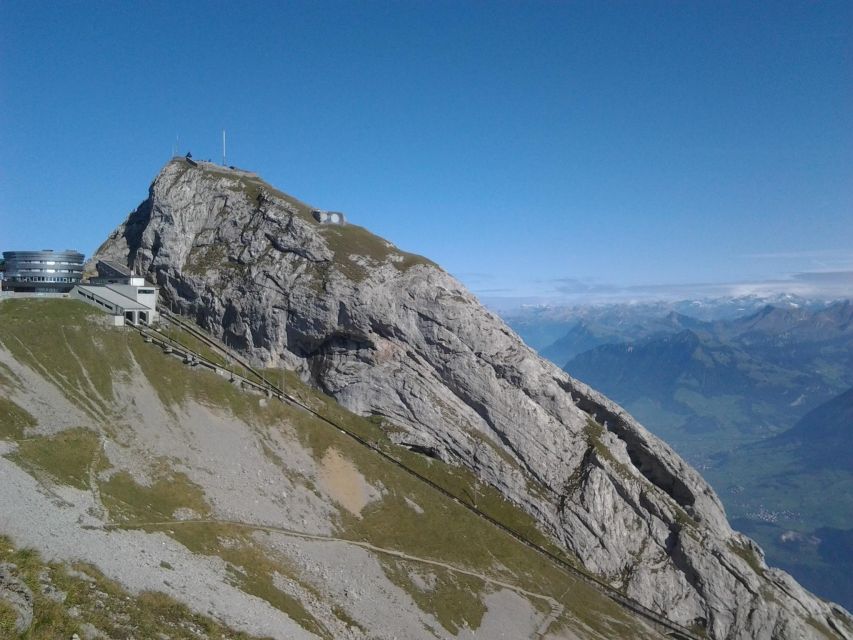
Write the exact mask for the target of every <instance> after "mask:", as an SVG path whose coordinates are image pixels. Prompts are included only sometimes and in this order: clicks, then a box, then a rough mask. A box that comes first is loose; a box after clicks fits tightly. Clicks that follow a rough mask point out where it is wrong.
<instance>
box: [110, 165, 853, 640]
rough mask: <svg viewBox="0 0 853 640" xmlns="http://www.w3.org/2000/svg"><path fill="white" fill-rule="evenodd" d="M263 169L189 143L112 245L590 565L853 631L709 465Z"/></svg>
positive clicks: (242, 337)
mask: <svg viewBox="0 0 853 640" xmlns="http://www.w3.org/2000/svg"><path fill="white" fill-rule="evenodd" d="M310 212H311V207H308V206H307V205H305V204H303V203H301V202H299V201H297V200H295V199H293V198H291V197H289V196H287V195H285V194H283V193H281V192H278V191H276V190H275V189H273V188H272V187H270V186H269V185H267V184H265V183H264V182H263V181H261V180H260V179H259V178H258V177H257V176H255V175H254V174H250V173H246V172H240V171H233V170H227V169H224V168H221V167H217V166H215V165H211V164H207V163H199V164H198V165H195V164H189V163H187V162H186V161H184V160H174V161H172V162H170V163H169V164H167V165H166V166H165V167H164V168H163V170H162V171H161V172H160V174H159V175H158V176H157V178H156V179H155V181H154V183H153V184H152V185H151V188H150V191H149V196H148V198H147V199H146V200H145V201H144V202H143V203H142V204H141V205H140V206H139V207H138V208H137V209H136V210H135V211H134V212H133V213H131V214H130V216H129V217H128V219H127V220H126V221H125V222H124V223H123V224H122V225H121V226H120V227H119V228H118V229H116V231H114V232H113V233H112V234H111V235H110V237H109V238H108V239H107V241H106V242H105V243H104V244H103V245H102V246H101V247H100V249H99V250H98V252H97V254H96V256H95V257H96V258H106V259H112V260H116V261H120V262H123V263H125V264H128V265H129V266H132V267H133V268H135V269H136V270H137V271H138V272H140V273H144V274H145V275H146V276H147V277H148V278H149V279H150V280H152V281H154V282H156V283H157V284H158V285H159V286H160V287H161V288H162V289H161V291H162V295H163V297H164V298H165V300H167V301H168V303H169V304H171V306H172V307H173V308H174V309H175V310H180V312H181V313H183V314H185V315H188V316H190V317H192V318H194V319H195V320H196V321H197V322H198V323H199V324H200V325H202V326H203V327H205V328H206V329H207V330H209V331H210V332H212V333H213V334H215V335H216V336H218V337H219V338H221V339H222V340H223V341H224V342H226V343H227V344H229V345H230V346H232V347H235V348H237V349H239V350H241V351H243V352H244V353H246V354H247V355H248V356H250V357H251V358H252V359H253V360H254V361H256V362H257V363H259V364H261V365H264V366H267V367H285V368H288V369H291V370H295V371H297V372H298V373H299V374H300V375H301V376H302V377H303V378H304V379H305V380H308V381H311V382H312V383H313V384H315V385H316V386H318V387H319V388H321V389H322V390H323V391H325V392H326V393H328V394H330V395H332V396H334V397H335V398H336V399H337V400H338V401H339V402H340V403H342V404H343V405H344V406H346V407H347V408H349V409H351V410H354V411H356V412H358V413H361V414H364V415H371V414H375V415H381V416H384V417H385V418H387V421H388V423H390V424H393V425H394V426H395V427H397V428H396V429H394V430H393V432H392V434H391V435H392V437H393V438H394V439H395V440H396V441H398V442H399V443H400V444H403V445H405V446H408V447H410V448H412V449H413V450H416V451H419V452H422V453H425V454H427V455H431V456H435V457H438V458H441V459H443V460H445V461H448V462H452V463H456V464H461V465H465V466H467V467H469V468H470V469H472V470H473V471H474V472H475V473H476V474H478V476H479V477H480V478H482V479H483V480H484V481H486V482H488V483H490V484H492V485H493V486H495V487H497V488H498V489H499V490H500V491H501V492H502V493H503V494H504V495H505V496H506V497H507V498H509V499H510V500H511V501H513V502H514V503H516V504H518V505H520V506H522V507H523V508H524V509H525V510H526V511H528V512H529V513H530V514H532V515H533V516H534V517H535V518H536V519H537V520H538V522H539V523H540V525H541V528H542V530H543V531H545V532H546V533H548V534H549V535H551V536H552V537H553V538H554V539H555V540H557V541H558V542H559V543H560V544H562V545H563V546H564V547H565V548H566V549H567V550H569V551H570V552H571V553H573V554H575V555H576V556H577V557H578V558H579V559H580V560H581V561H582V562H583V564H584V565H585V566H586V567H587V568H588V569H589V570H591V571H593V572H594V573H596V574H598V575H599V576H601V577H602V578H603V579H604V580H606V581H608V582H609V583H611V584H612V585H614V586H615V587H617V588H619V589H623V590H624V592H625V593H626V594H627V595H629V596H630V597H632V598H635V599H637V600H639V601H640V602H642V603H644V604H645V605H647V606H648V607H651V608H653V609H655V610H658V611H661V612H665V613H666V615H667V616H669V617H670V618H671V619H673V620H675V621H677V622H680V623H682V624H684V625H686V626H693V627H696V628H697V629H698V628H704V629H706V630H707V633H708V635H709V636H710V637H713V638H720V639H722V638H743V639H747V638H750V639H752V638H767V639H769V638H779V639H791V640H793V639H795V638H796V639H800V638H820V637H843V638H851V637H853V621H851V618H850V616H849V614H847V613H846V612H845V611H844V610H843V609H841V608H840V607H836V606H834V605H831V604H827V603H824V602H822V601H821V600H819V599H818V598H816V597H814V596H812V595H811V594H809V593H808V592H806V591H805V590H804V589H802V588H801V587H800V586H799V585H798V584H797V583H796V582H795V581H794V580H793V579H792V578H791V577H790V576H788V575H787V574H785V573H783V572H781V571H778V570H775V569H771V568H769V567H767V566H766V564H765V563H764V559H763V554H762V552H761V550H760V549H759V548H758V547H757V546H756V545H755V544H754V543H753V542H752V541H751V540H749V539H747V538H746V537H744V536H742V535H741V534H738V533H736V532H734V531H732V529H731V527H730V526H729V524H728V522H727V520H726V516H725V513H724V511H723V508H722V505H721V503H720V501H719V499H718V498H717V496H716V495H715V494H714V492H713V490H712V489H711V488H710V487H709V486H708V484H707V483H706V482H705V481H704V480H703V479H702V478H701V476H700V475H699V474H698V473H697V472H696V471H695V470H693V469H692V468H691V467H690V466H689V465H687V464H686V463H685V462H684V461H683V460H682V459H681V458H680V457H679V456H678V455H677V454H675V453H674V452H673V451H672V450H671V449H670V448H669V447H668V446H667V445H666V444H664V443H663V442H661V441H660V440H658V439H657V438H656V437H655V436H653V435H652V434H650V433H649V432H648V431H647V430H646V429H644V428H643V427H642V426H641V425H639V424H638V423H637V422H636V421H635V420H634V419H633V418H632V417H631V416H629V415H628V414H626V413H625V412H624V411H623V410H622V409H621V408H620V407H619V406H617V405H615V404H614V403H613V402H611V401H609V400H608V399H607V398H605V397H603V396H602V395H601V394H599V393H597V392H595V391H594V390H592V389H590V388H588V387H587V386H585V385H583V384H581V383H580V382H578V381H576V380H574V379H572V378H571V377H570V376H569V375H567V374H566V373H564V372H563V371H561V370H559V369H558V368H557V367H555V366H553V365H551V364H550V363H548V362H547V361H545V360H543V359H542V358H540V357H538V356H537V355H536V354H535V353H534V352H533V351H532V350H531V349H530V348H528V347H527V346H526V345H525V344H524V343H523V342H522V341H521V340H520V339H519V338H518V336H517V335H516V334H515V333H513V332H512V331H511V330H510V329H509V328H508V327H507V326H506V325H505V324H504V323H503V322H502V321H501V320H500V319H499V318H498V317H497V316H495V315H494V314H493V313H491V312H490V311H488V310H487V309H485V308H484V307H482V306H481V305H480V304H479V303H478V301H477V300H476V298H475V297H474V296H473V295H471V294H470V293H469V292H468V291H466V290H465V288H464V287H463V286H462V285H461V284H460V283H459V282H458V281H456V280H455V279H454V278H453V277H451V276H450V275H449V274H447V273H446V272H444V271H443V270H442V269H441V268H439V267H438V266H436V265H435V264H433V263H431V262H430V261H428V260H426V259H424V258H421V257H419V256H415V255H412V254H407V253H405V252H403V251H400V250H398V249H397V248H396V247H394V246H393V245H391V244H390V243H387V242H385V241H384V240H382V239H380V238H378V237H376V236H374V235H372V234H370V233H369V232H368V231H366V230H365V229H362V228H361V227H357V226H352V225H347V226H330V225H321V224H319V223H318V222H317V221H316V220H315V219H314V218H313V217H312V216H311V214H310Z"/></svg>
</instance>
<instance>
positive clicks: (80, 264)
mask: <svg viewBox="0 0 853 640" xmlns="http://www.w3.org/2000/svg"><path fill="white" fill-rule="evenodd" d="M12 261H13V260H9V262H12ZM14 262H15V263H16V264H70V265H79V266H81V267H82V266H83V263H82V262H59V261H57V260H14Z"/></svg>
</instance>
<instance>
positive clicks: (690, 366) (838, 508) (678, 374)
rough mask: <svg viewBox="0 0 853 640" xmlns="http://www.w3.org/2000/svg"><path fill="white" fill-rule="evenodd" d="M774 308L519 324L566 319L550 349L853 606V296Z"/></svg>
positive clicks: (554, 312) (548, 313)
mask: <svg viewBox="0 0 853 640" xmlns="http://www.w3.org/2000/svg"><path fill="white" fill-rule="evenodd" d="M767 302H768V301H767V300H762V299H758V298H750V299H748V300H739V301H737V302H735V301H733V300H719V301H716V302H713V303H711V302H708V303H703V304H701V305H700V304H694V303H693V302H683V303H659V304H643V305H612V306H599V307H591V308H589V309H586V310H583V309H571V310H569V309H563V310H558V309H547V310H546V309H537V310H534V309H528V310H525V312H524V313H522V314H520V315H517V316H515V317H510V318H509V320H510V322H511V324H512V326H513V328H514V329H515V330H516V331H518V332H519V333H521V335H522V336H524V335H534V334H535V333H536V327H537V319H539V320H545V321H547V322H548V323H549V325H548V326H549V330H552V331H553V329H554V328H555V327H556V324H557V319H558V318H560V319H561V321H562V322H563V323H564V324H563V333H562V335H560V336H559V337H557V338H554V339H553V340H552V341H551V343H549V344H540V345H539V347H538V348H539V350H540V353H542V355H544V356H546V357H548V358H549V359H551V360H552V361H554V362H555V363H557V364H559V365H561V366H563V367H564V368H565V370H566V371H568V372H569V373H570V374H571V375H573V376H574V377H576V378H579V379H580V380H582V381H583V382H586V383H587V384H589V385H591V386H593V387H595V388H598V389H601V390H602V391H603V392H604V393H606V394H608V395H609V396H610V397H612V398H614V399H615V400H616V401H617V402H619V403H620V404H621V405H622V406H624V407H625V408H626V409H627V410H628V411H629V412H631V413H632V414H633V415H634V416H635V417H636V418H637V419H638V420H640V421H641V422H642V423H643V424H645V425H648V426H649V427H650V428H651V429H653V430H654V431H655V433H656V434H657V435H659V436H661V437H663V438H664V439H666V440H667V441H668V442H669V443H670V444H671V445H673V446H674V447H675V448H676V450H678V451H679V453H681V454H682V455H684V456H685V457H686V458H687V459H688V460H690V462H692V463H693V464H694V465H695V466H697V467H698V468H700V469H701V470H702V472H703V474H704V475H705V476H706V477H707V478H708V479H709V480H710V481H711V483H712V485H713V486H714V487H715V488H716V489H717V491H719V492H720V494H721V497H722V498H723V500H724V503H725V505H726V509H727V511H728V513H729V514H730V515H731V517H732V519H733V521H734V523H735V525H736V526H737V527H738V528H740V529H741V530H744V531H746V532H747V533H748V534H750V535H752V536H753V537H755V538H756V539H757V540H758V541H759V542H760V543H761V544H762V545H763V546H764V547H765V549H766V550H767V554H768V558H769V560H770V561H771V563H775V564H778V565H780V566H783V567H784V568H787V569H789V570H790V571H791V572H792V573H794V575H795V576H797V578H798V579H800V580H802V581H803V582H804V583H805V584H807V585H808V586H809V587H810V588H812V589H814V590H815V591H816V592H818V593H821V594H823V595H824V596H826V597H830V598H832V599H834V600H837V601H839V602H842V603H843V604H845V605H846V606H847V607H849V608H853V593H851V589H850V587H849V586H845V585H847V584H848V583H849V579H842V573H840V572H842V571H848V573H847V574H845V575H849V570H850V568H851V565H850V563H851V562H853V550H851V538H853V497H851V496H853V464H851V462H850V459H851V457H850V451H851V447H850V445H851V442H850V439H851V432H853V390H851V387H853V303H851V302H850V301H835V302H828V303H823V302H816V301H807V300H802V299H798V298H794V297H792V296H786V297H783V298H782V299H779V300H776V301H775V302H774V304H768V303H767ZM735 309H742V310H744V311H748V312H742V313H741V314H740V315H738V314H734V315H733V314H732V311H733V310H735ZM685 311H699V312H701V315H702V317H695V316H693V315H690V314H689V313H685ZM829 558H832V561H831V562H830V560H829Z"/></svg>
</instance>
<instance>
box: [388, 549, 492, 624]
mask: <svg viewBox="0 0 853 640" xmlns="http://www.w3.org/2000/svg"><path fill="white" fill-rule="evenodd" d="M382 570H383V571H384V573H385V575H386V576H387V577H388V579H389V580H391V582H393V583H394V584H396V585H397V586H398V587H400V588H401V589H403V590H404V591H405V592H406V593H408V594H409V596H410V597H411V598H412V600H414V601H415V604H417V605H418V607H419V608H420V609H421V611H425V612H426V613H429V614H432V615H433V616H435V618H436V619H437V620H438V621H439V623H440V624H441V626H442V627H444V628H445V629H446V630H447V631H448V632H450V633H451V634H453V635H456V634H458V633H459V631H460V630H462V629H471V630H477V629H479V628H480V625H481V624H482V622H483V616H484V615H485V613H486V605H485V603H484V602H483V595H484V594H485V592H486V584H485V583H484V582H483V581H482V580H480V579H478V578H474V577H471V576H466V575H464V574H459V573H455V572H452V571H447V570H446V569H442V568H440V567H430V568H429V569H426V568H424V567H422V566H417V565H415V564H414V563H409V562H405V561H402V560H397V559H384V560H383V561H382ZM412 574H418V575H419V576H420V578H419V579H417V578H413V577H412Z"/></svg>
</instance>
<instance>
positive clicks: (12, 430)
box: [0, 396, 37, 440]
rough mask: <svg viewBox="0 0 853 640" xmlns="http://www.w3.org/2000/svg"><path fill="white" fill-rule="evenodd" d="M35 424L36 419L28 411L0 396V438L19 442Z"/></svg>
mask: <svg viewBox="0 0 853 640" xmlns="http://www.w3.org/2000/svg"><path fill="white" fill-rule="evenodd" d="M36 424H37V422H36V419H35V418H34V417H33V416H32V415H31V414H30V413H29V412H28V411H26V410H25V409H22V408H21V407H19V406H18V405H17V404H15V403H14V402H12V401H11V400H9V399H8V398H4V397H2V396H0V438H5V439H11V440H20V439H21V438H23V437H24V432H25V431H26V430H27V429H30V428H32V427H34V426H36Z"/></svg>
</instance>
